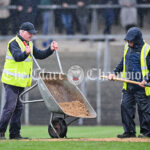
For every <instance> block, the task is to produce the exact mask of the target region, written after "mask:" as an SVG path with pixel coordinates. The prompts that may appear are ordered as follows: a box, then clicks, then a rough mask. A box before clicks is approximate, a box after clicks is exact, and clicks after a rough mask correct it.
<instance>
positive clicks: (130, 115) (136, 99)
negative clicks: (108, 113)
mask: <svg viewBox="0 0 150 150" xmlns="http://www.w3.org/2000/svg"><path fill="white" fill-rule="evenodd" d="M136 104H137V108H138V115H139V121H140V132H141V133H142V134H144V135H146V136H149V137H150V96H146V95H145V92H144V90H143V91H128V90H126V91H125V90H123V95H122V103H121V117H122V124H123V128H124V132H125V133H129V134H135V133H136V129H135V122H134V118H135V112H136Z"/></svg>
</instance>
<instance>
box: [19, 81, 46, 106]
mask: <svg viewBox="0 0 150 150" xmlns="http://www.w3.org/2000/svg"><path fill="white" fill-rule="evenodd" d="M37 85H38V83H37V82H36V83H35V84H34V85H33V86H31V87H30V88H28V89H27V90H25V91H24V92H22V93H21V94H20V95H19V100H20V101H21V102H22V103H23V104H27V103H36V102H44V100H43V99H40V100H31V101H24V100H23V98H22V97H23V95H25V94H26V93H27V92H29V91H30V90H32V89H33V88H35V87H36V86H37Z"/></svg>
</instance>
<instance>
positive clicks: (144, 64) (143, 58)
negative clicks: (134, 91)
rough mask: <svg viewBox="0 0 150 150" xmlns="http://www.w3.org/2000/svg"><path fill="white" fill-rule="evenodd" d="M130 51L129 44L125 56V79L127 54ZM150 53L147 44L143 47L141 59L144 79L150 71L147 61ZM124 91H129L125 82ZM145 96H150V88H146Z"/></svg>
mask: <svg viewBox="0 0 150 150" xmlns="http://www.w3.org/2000/svg"><path fill="white" fill-rule="evenodd" d="M128 49H129V47H128V44H126V45H125V47H124V55H123V74H122V77H123V78H126V65H125V61H126V54H127V51H128ZM149 51H150V46H149V45H148V44H147V43H145V44H144V45H143V47H142V50H141V58H140V61H141V70H142V76H143V78H144V77H145V76H146V75H147V74H148V73H149V70H148V67H147V61H146V57H147V55H148V53H149ZM123 89H125V90H127V83H126V82H123ZM145 94H146V96H149V95H150V87H145Z"/></svg>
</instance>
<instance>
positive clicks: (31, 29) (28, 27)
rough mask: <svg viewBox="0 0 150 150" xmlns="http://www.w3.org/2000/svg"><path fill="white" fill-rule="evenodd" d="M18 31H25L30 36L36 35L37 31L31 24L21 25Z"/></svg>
mask: <svg viewBox="0 0 150 150" xmlns="http://www.w3.org/2000/svg"><path fill="white" fill-rule="evenodd" d="M20 30H24V31H27V32H29V33H31V34H36V33H37V31H36V30H35V28H34V25H33V24H32V23H31V22H24V23H22V24H21V26H20Z"/></svg>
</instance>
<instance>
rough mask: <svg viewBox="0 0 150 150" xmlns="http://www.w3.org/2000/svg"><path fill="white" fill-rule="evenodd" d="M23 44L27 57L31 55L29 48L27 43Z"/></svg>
mask: <svg viewBox="0 0 150 150" xmlns="http://www.w3.org/2000/svg"><path fill="white" fill-rule="evenodd" d="M23 43H24V45H25V51H26V54H27V55H29V54H30V53H31V49H30V46H28V45H27V43H26V42H25V41H24V42H23Z"/></svg>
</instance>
